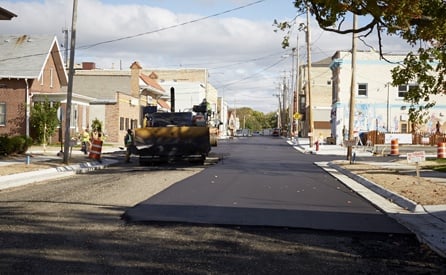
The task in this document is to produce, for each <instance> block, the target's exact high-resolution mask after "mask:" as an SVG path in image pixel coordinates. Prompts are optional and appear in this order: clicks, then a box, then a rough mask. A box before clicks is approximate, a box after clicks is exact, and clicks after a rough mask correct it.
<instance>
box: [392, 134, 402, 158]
mask: <svg viewBox="0 0 446 275" xmlns="http://www.w3.org/2000/svg"><path fill="white" fill-rule="evenodd" d="M390 155H391V156H399V155H400V149H399V144H398V139H397V138H395V139H392V140H391V141H390Z"/></svg>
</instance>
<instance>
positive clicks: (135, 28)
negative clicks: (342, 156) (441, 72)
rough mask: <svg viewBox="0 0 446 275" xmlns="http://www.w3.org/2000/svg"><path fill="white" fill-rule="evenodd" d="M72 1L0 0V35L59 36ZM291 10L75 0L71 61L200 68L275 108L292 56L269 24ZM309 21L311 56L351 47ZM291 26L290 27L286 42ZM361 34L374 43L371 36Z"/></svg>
mask: <svg viewBox="0 0 446 275" xmlns="http://www.w3.org/2000/svg"><path fill="white" fill-rule="evenodd" d="M72 3H73V2H72V1H67V0H46V1H5V0H0V6H2V7H3V8H6V9H8V10H10V11H11V12H13V13H15V14H17V15H18V17H17V18H14V19H13V20H11V21H4V22H1V27H0V35H1V34H50V35H55V36H57V37H58V40H59V42H63V35H62V29H63V28H68V29H69V28H70V25H71V15H72V8H73V4H72ZM250 4H252V5H250ZM245 6H246V7H245ZM242 7H243V8H242ZM237 8H239V9H237ZM233 9H237V10H234V11H231V12H228V11H230V10H233ZM217 14H219V15H218V16H213V15H217ZM295 16H296V9H295V8H294V6H293V3H292V0H263V1H262V0H261V1H257V0H187V1H183V0H147V1H142V0H130V1H116V0H79V1H78V18H77V35H76V37H77V40H76V45H77V48H78V49H77V50H76V60H75V61H76V63H81V62H95V63H96V66H97V67H99V68H104V69H110V68H115V69H116V68H118V66H119V64H122V67H123V68H128V66H130V64H131V63H132V62H133V61H138V62H140V63H141V64H142V66H143V68H179V67H192V68H207V69H208V70H209V74H210V76H209V81H210V83H211V84H212V85H213V86H214V87H216V88H217V89H218V90H219V95H221V96H223V97H224V98H225V99H226V100H227V101H228V102H237V105H238V107H242V106H246V107H251V108H253V109H254V110H258V111H262V112H270V111H275V110H277V107H278V106H277V104H276V102H277V98H275V97H274V96H273V94H277V93H278V92H279V86H280V83H282V81H283V78H284V77H285V78H290V75H291V66H292V64H293V60H292V56H291V49H282V47H281V41H282V38H283V35H284V33H282V32H277V33H276V32H274V30H275V28H274V27H273V26H272V24H273V21H274V19H277V20H279V21H284V20H290V19H292V18H294V17H295ZM208 17H209V18H208ZM298 22H305V17H303V16H301V17H299V18H298ZM311 29H312V38H311V41H312V46H311V48H312V57H313V61H318V60H321V59H323V58H330V57H331V56H332V55H333V54H334V53H335V51H336V50H345V49H349V48H350V47H351V42H350V41H351V36H350V35H344V36H343V35H337V34H333V33H328V32H324V31H322V30H321V29H320V28H319V27H318V26H317V25H316V23H315V22H313V21H312V23H311ZM159 30H162V31H159ZM297 34H298V32H297V30H296V29H294V31H293V33H292V36H293V38H292V39H291V42H292V47H295V46H296V41H297V39H295V37H297ZM299 36H300V40H299V49H300V56H299V58H300V60H301V62H305V61H306V54H305V44H304V43H305V39H304V33H300V34H299ZM106 41H110V42H109V43H103V42H106ZM367 42H368V44H370V45H373V46H375V47H377V43H376V40H374V38H370V39H369V40H368V41H367ZM83 46H91V47H83ZM360 46H361V45H360ZM362 46H363V47H364V45H362ZM388 46H389V47H388V48H387V49H390V51H398V50H400V49H401V47H402V46H401V43H393V42H392V43H389V44H388ZM388 51H389V50H388ZM231 105H232V104H231Z"/></svg>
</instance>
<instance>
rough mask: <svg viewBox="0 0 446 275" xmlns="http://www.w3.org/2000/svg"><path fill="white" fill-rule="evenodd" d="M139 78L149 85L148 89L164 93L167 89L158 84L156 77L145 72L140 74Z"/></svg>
mask: <svg viewBox="0 0 446 275" xmlns="http://www.w3.org/2000/svg"><path fill="white" fill-rule="evenodd" d="M139 78H140V79H141V80H142V81H143V82H144V84H146V85H147V86H148V87H147V88H148V90H152V91H153V92H155V93H157V94H164V92H165V90H164V89H163V87H161V85H159V84H158V82H157V81H156V80H155V79H153V78H151V77H150V76H148V75H145V74H140V76H139Z"/></svg>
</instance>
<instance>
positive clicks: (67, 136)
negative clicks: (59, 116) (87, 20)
mask: <svg viewBox="0 0 446 275" xmlns="http://www.w3.org/2000/svg"><path fill="white" fill-rule="evenodd" d="M76 20H77V0H73V18H72V22H71V43H70V66H69V73H68V88H67V106H66V111H65V141H64V155H63V162H64V163H65V164H68V154H69V146H70V140H71V137H70V126H71V101H72V98H73V76H74V49H75V48H76Z"/></svg>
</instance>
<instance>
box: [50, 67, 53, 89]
mask: <svg viewBox="0 0 446 275" xmlns="http://www.w3.org/2000/svg"><path fill="white" fill-rule="evenodd" d="M50 87H51V88H53V69H52V68H51V69H50Z"/></svg>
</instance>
